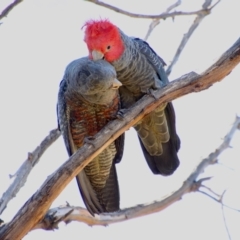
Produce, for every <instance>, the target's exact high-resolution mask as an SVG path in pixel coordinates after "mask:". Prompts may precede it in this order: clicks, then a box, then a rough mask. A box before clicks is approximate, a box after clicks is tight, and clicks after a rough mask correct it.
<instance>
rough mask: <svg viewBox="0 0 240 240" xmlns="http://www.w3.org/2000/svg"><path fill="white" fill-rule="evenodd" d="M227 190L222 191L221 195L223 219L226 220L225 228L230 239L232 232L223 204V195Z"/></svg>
mask: <svg viewBox="0 0 240 240" xmlns="http://www.w3.org/2000/svg"><path fill="white" fill-rule="evenodd" d="M226 191H227V190H224V191H223V193H222V196H221V208H222V216H223V221H224V225H225V229H226V232H227V235H228V239H229V240H231V239H232V238H231V234H230V231H229V229H228V225H227V221H226V216H225V212H224V206H223V197H224V195H225V193H226Z"/></svg>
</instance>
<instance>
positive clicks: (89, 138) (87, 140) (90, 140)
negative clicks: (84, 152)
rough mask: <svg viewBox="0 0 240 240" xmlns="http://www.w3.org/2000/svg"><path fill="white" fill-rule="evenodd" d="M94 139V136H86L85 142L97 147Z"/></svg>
mask: <svg viewBox="0 0 240 240" xmlns="http://www.w3.org/2000/svg"><path fill="white" fill-rule="evenodd" d="M93 140H95V137H94V136H89V137H85V138H84V143H88V144H90V145H92V146H93V147H95V145H94V144H93V142H92V141H93Z"/></svg>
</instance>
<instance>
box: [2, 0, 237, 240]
mask: <svg viewBox="0 0 240 240" xmlns="http://www.w3.org/2000/svg"><path fill="white" fill-rule="evenodd" d="M10 2H11V1H9V0H1V2H0V9H3V8H4V7H5V6H7V4H8V3H10ZM104 2H108V3H110V2H111V4H114V5H116V6H119V7H121V8H123V9H126V10H128V11H132V12H135V13H145V14H158V13H161V12H163V11H164V10H165V9H166V8H167V7H168V6H169V4H172V3H173V2H174V1H167V0H164V1H157V0H148V1H141V4H140V3H139V1H138V0H131V1H116V0H112V1H110V0H108V1H105V0H104ZM130 2H131V5H129V3H130ZM202 2H203V1H200V0H195V1H191V0H183V3H182V6H181V7H180V8H179V10H184V11H192V10H198V9H199V8H200V7H201V4H202ZM239 7H240V3H239V1H237V0H222V2H221V3H220V4H219V5H218V6H217V7H216V8H215V9H214V10H213V12H212V14H211V15H210V16H207V17H206V18H205V19H204V20H203V22H202V23H201V25H200V26H199V27H198V29H197V30H196V32H195V33H194V35H193V36H192V38H191V39H190V41H189V43H188V45H187V47H186V48H185V50H184V51H183V53H182V55H181V57H180V59H179V61H178V63H177V65H176V66H175V67H174V69H173V72H172V74H171V75H170V80H173V79H175V78H177V77H180V76H181V75H183V74H185V73H188V72H190V71H196V72H197V73H201V71H203V70H205V69H206V68H208V67H209V66H210V65H211V64H212V63H214V61H216V60H217V59H218V57H219V56H220V55H221V54H222V53H223V52H224V51H225V50H227V49H228V48H229V47H230V46H231V45H232V44H233V43H234V42H235V41H236V40H237V39H238V38H239V37H240V36H239V31H238V28H239V26H238V25H239V24H238V23H239V22H240V15H239ZM0 11H1V10H0ZM99 17H101V18H109V19H110V20H111V21H112V22H113V23H115V24H116V25H118V26H119V27H120V28H121V29H122V30H123V31H124V32H125V33H126V34H128V35H130V36H136V37H140V38H144V37H145V35H146V32H147V30H148V26H149V24H150V22H151V20H142V19H134V18H130V17H127V16H124V15H121V14H118V13H115V12H113V11H110V10H108V9H105V8H103V7H100V6H97V5H94V4H92V3H89V2H86V1H83V0H72V1H67V0H42V1H36V0H31V1H30V0H25V1H24V2H23V3H21V4H20V5H19V6H18V7H16V9H14V10H13V11H12V12H11V13H10V14H9V16H8V17H7V18H5V19H3V20H2V22H3V24H2V25H0V66H1V71H0V80H1V82H2V91H1V95H0V109H1V112H2V114H1V116H2V117H1V125H0V131H1V134H0V141H1V143H2V149H1V159H2V160H1V161H2V163H1V168H0V176H1V184H0V196H1V194H2V193H3V192H4V191H5V190H6V189H7V187H8V186H9V184H10V183H11V181H12V180H9V176H8V175H9V174H14V173H15V172H16V170H17V169H18V168H19V166H20V165H21V163H22V162H23V161H24V160H25V159H26V157H27V153H28V152H31V151H32V150H34V149H35V147H36V146H37V145H38V144H39V143H40V141H41V140H42V139H43V138H44V137H45V136H46V135H47V134H48V132H49V131H50V130H51V129H53V128H55V127H56V126H57V116H56V101H57V93H58V87H59V82H60V81H61V78H62V76H63V73H64V70H65V67H66V65H67V64H68V63H69V62H70V61H72V60H74V59H76V58H79V57H83V56H85V55H86V54H87V48H86V46H85V43H84V42H83V30H81V27H82V25H83V24H84V22H85V21H86V20H88V19H90V18H94V19H97V18H99ZM194 18H195V16H187V17H176V18H175V19H174V21H172V20H171V19H167V20H165V21H161V23H160V25H159V26H157V27H156V29H155V30H154V32H153V33H152V34H151V36H150V38H149V40H148V42H149V44H150V45H151V46H152V47H153V48H154V50H155V51H156V52H157V53H158V54H159V55H160V56H161V57H162V58H163V59H164V60H165V62H166V63H167V64H169V63H170V62H171V59H172V58H173V55H174V53H175V51H176V48H177V47H178V45H179V42H180V40H181V38H182V36H183V34H184V33H186V32H187V30H188V28H189V26H190V24H191V23H192V21H193V19H194ZM239 75H240V67H237V68H235V69H234V71H233V72H232V73H231V74H230V75H229V76H228V77H226V78H225V79H224V80H223V81H222V82H220V83H217V84H215V85H214V86H212V87H211V88H210V89H208V90H206V91H203V92H200V93H193V94H190V95H187V96H184V97H182V98H180V99H177V100H175V101H174V106H175V111H176V115H177V130H178V134H179V136H180V138H181V141H182V144H181V149H180V152H179V158H180V161H181V165H180V167H179V168H178V170H177V171H176V172H175V173H174V175H172V176H170V177H162V176H155V175H153V174H152V173H151V171H150V170H149V168H148V166H147V164H146V162H145V160H144V158H143V156H142V152H141V150H140V146H139V142H138V139H137V137H136V133H135V131H134V130H129V131H128V132H127V133H126V144H125V152H124V157H123V159H122V162H121V163H120V164H118V165H117V171H118V179H119V185H120V194H121V208H124V207H130V206H134V205H137V204H139V203H145V202H151V201H153V200H156V199H160V198H162V197H163V196H165V195H166V194H169V193H171V192H172V191H174V190H175V189H177V188H178V187H180V186H181V184H182V183H183V181H184V180H185V179H186V178H187V177H188V175H189V174H190V173H191V171H193V169H194V168H195V167H196V165H197V164H198V163H199V161H201V159H203V158H204V157H206V156H208V154H209V153H210V152H211V151H213V150H214V149H215V148H216V147H217V146H218V145H219V144H220V143H221V141H222V138H223V137H224V135H225V133H226V132H227V131H228V130H229V129H230V127H231V124H232V123H233V121H234V118H235V115H236V114H239V113H240V110H239V102H240V94H239V89H240V83H239ZM239 141H240V133H237V134H236V135H235V138H234V140H233V142H232V146H233V148H231V149H229V150H227V151H226V152H225V153H224V154H222V156H221V157H220V159H219V160H220V162H221V163H222V164H221V165H216V166H211V167H209V168H208V169H207V170H206V171H205V173H204V175H203V176H214V178H213V180H211V182H209V186H211V187H212V188H213V189H214V190H216V191H219V193H221V192H222V191H223V190H224V189H225V188H229V191H228V192H227V194H226V204H228V205H230V206H233V207H236V208H239V209H240V204H239V202H240V194H239V188H237V183H238V182H239V180H240V178H239V176H240V174H239V173H240V163H239V157H240V148H239V145H240V144H239ZM67 159H68V156H67V152H66V149H65V146H64V144H63V140H62V138H60V139H58V140H57V142H56V143H54V144H53V145H52V146H51V147H50V148H49V149H48V150H47V152H46V153H45V154H44V156H43V157H42V158H41V161H40V162H39V164H38V165H37V166H36V167H35V168H34V170H33V171H32V172H31V174H30V176H29V178H28V181H27V183H26V184H25V186H24V188H23V189H21V191H20V192H19V193H18V194H17V197H16V198H14V199H13V200H12V201H11V202H10V203H9V204H8V206H7V209H6V210H5V211H4V213H3V214H2V216H1V219H3V220H4V221H6V222H7V221H10V220H11V218H12V217H13V216H14V215H15V214H16V212H17V210H18V209H19V208H20V207H21V206H22V205H23V204H24V203H25V202H26V201H27V200H28V198H29V197H31V195H32V194H33V193H34V192H35V191H36V190H37V189H38V188H39V187H40V186H41V184H42V183H43V181H44V180H45V179H46V178H47V176H48V175H50V174H51V173H52V172H54V171H55V170H56V169H57V168H58V167H59V166H60V165H61V164H62V163H63V162H64V161H65V160H67ZM66 201H67V202H69V203H70V204H71V205H75V206H84V204H83V202H82V200H81V196H80V194H79V192H78V188H77V185H76V181H75V179H74V180H73V181H72V182H71V183H70V184H69V185H68V186H67V187H66V189H65V190H64V191H63V192H62V193H61V195H60V196H59V197H58V198H57V199H56V200H55V201H54V202H53V204H52V207H56V206H59V205H62V204H65V202H66ZM226 220H227V223H228V225H229V229H230V232H231V235H232V239H233V240H234V239H240V229H239V227H238V224H237V223H239V221H240V215H239V213H236V212H232V211H229V210H226ZM126 237H131V238H134V239H135V238H136V239H137V238H141V239H146V238H148V239H151V240H155V239H156V240H158V239H164V240H174V239H187V240H188V239H189V240H190V239H195V240H200V239H206V240H208V239H218V240H226V239H228V238H227V234H226V231H225V228H224V224H223V219H222V213H221V206H220V205H218V204H217V203H215V202H213V201H212V200H211V199H210V198H208V197H206V196H203V195H201V194H200V193H191V194H188V195H185V196H184V197H183V198H182V200H181V201H179V202H176V203H175V204H173V205H172V206H170V207H169V208H167V209H166V210H164V211H162V212H159V213H156V214H153V215H149V216H146V217H142V218H138V219H134V220H130V221H127V222H123V223H119V224H113V225H110V226H109V227H89V226H87V225H85V224H83V223H79V222H73V223H70V224H68V225H65V224H64V223H62V224H60V229H59V230H56V231H54V232H47V231H43V230H36V231H32V232H30V233H29V234H28V235H27V236H26V237H25V238H24V240H33V239H34V240H35V239H36V240H38V239H45V240H48V239H58V240H62V239H72V240H75V239H76V240H77V239H84V238H87V239H96V238H98V239H104V240H112V239H115V240H118V239H123V238H126Z"/></svg>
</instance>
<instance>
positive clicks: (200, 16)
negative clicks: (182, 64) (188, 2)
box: [166, 0, 220, 76]
mask: <svg viewBox="0 0 240 240" xmlns="http://www.w3.org/2000/svg"><path fill="white" fill-rule="evenodd" d="M219 2H220V0H219V1H218V2H217V3H215V4H214V5H213V6H212V7H209V6H210V4H211V1H209V0H205V2H204V4H203V6H202V7H203V9H202V10H208V11H202V12H199V13H198V14H197V17H196V18H195V19H194V21H193V23H192V25H191V26H190V28H189V29H188V32H187V33H186V34H184V35H183V38H182V41H181V43H180V45H179V46H178V48H177V51H176V53H175V55H174V57H173V60H172V62H171V64H170V65H169V66H168V68H167V70H166V73H167V75H168V76H169V75H170V74H171V72H172V68H173V66H174V65H175V64H176V62H177V61H178V59H179V57H180V55H181V53H182V51H183V49H184V47H185V46H186V44H187V42H188V40H189V39H190V37H191V36H192V34H193V33H194V31H195V30H196V28H197V27H198V26H199V24H200V23H201V22H202V20H203V19H204V18H205V17H206V16H207V15H209V14H210V13H211V10H212V9H213V7H215V6H216V5H217V4H218V3H219Z"/></svg>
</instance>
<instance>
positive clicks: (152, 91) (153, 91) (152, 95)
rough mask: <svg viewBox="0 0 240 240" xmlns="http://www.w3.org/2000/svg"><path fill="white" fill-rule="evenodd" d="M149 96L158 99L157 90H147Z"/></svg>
mask: <svg viewBox="0 0 240 240" xmlns="http://www.w3.org/2000/svg"><path fill="white" fill-rule="evenodd" d="M147 95H149V96H151V97H153V98H154V99H155V100H157V99H158V97H157V96H156V92H155V90H153V89H152V88H150V89H148V90H147Z"/></svg>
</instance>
